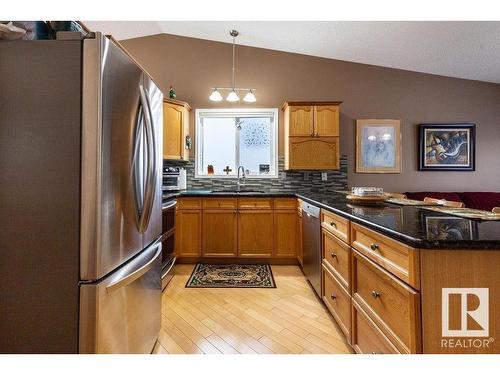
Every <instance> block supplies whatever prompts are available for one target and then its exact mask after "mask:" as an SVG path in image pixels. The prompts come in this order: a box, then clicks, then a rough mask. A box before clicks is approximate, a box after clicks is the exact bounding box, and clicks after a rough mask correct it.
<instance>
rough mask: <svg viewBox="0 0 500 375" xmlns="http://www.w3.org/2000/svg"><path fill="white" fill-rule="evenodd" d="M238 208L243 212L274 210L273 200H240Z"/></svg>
mask: <svg viewBox="0 0 500 375" xmlns="http://www.w3.org/2000/svg"><path fill="white" fill-rule="evenodd" d="M238 208H240V209H242V210H254V209H257V210H259V209H260V210H270V209H272V208H273V200H272V199H271V198H239V199H238Z"/></svg>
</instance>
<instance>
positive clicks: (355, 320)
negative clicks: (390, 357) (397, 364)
mask: <svg viewBox="0 0 500 375" xmlns="http://www.w3.org/2000/svg"><path fill="white" fill-rule="evenodd" d="M351 345H352V347H353V349H354V350H355V351H356V353H359V354H397V353H399V351H398V350H397V349H396V347H395V346H394V345H393V344H392V343H391V341H390V340H389V339H388V338H387V337H386V336H385V335H384V334H383V332H382V331H381V330H380V329H379V328H378V327H377V325H376V324H375V323H374V322H373V320H371V318H370V317H369V316H368V314H367V313H365V312H364V311H363V309H362V308H361V307H360V306H359V305H358V304H357V303H356V302H354V301H353V303H352V335H351Z"/></svg>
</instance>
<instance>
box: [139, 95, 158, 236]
mask: <svg viewBox="0 0 500 375" xmlns="http://www.w3.org/2000/svg"><path fill="white" fill-rule="evenodd" d="M141 93H142V94H144V101H145V103H146V110H147V117H148V118H149V121H147V122H146V125H147V126H149V132H148V129H146V138H147V141H148V161H149V162H148V177H147V184H146V199H145V202H144V207H145V208H144V211H145V214H144V215H145V220H144V227H143V230H144V231H146V229H147V227H148V225H149V221H150V219H151V214H152V211H153V204H154V197H155V194H154V193H155V188H156V176H157V174H158V171H157V158H158V155H157V152H158V151H157V147H156V133H155V126H154V125H155V124H153V114H152V111H151V103H150V101H149V92H148V91H147V89H144V88H143V89H142V90H141Z"/></svg>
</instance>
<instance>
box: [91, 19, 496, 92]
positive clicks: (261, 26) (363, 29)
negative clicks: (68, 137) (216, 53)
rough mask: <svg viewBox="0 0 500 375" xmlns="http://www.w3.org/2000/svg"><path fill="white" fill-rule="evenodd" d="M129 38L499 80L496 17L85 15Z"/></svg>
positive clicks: (93, 23)
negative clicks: (161, 37)
mask: <svg viewBox="0 0 500 375" xmlns="http://www.w3.org/2000/svg"><path fill="white" fill-rule="evenodd" d="M84 22H85V24H86V25H87V26H88V27H89V28H90V29H92V30H94V31H101V32H103V33H106V34H112V35H114V36H115V38H117V39H119V40H122V39H130V38H137V37H144V36H148V35H155V34H161V33H167V34H175V35H182V36H187V37H193V38H200V39H207V40H214V41H220V42H228V43H229V42H231V37H230V36H229V30H230V29H236V30H238V31H239V32H240V36H239V37H238V38H237V40H236V42H237V44H242V45H247V46H253V47H261V48H268V49H273V50H278V51H286V52H293V53H301V54H305V55H311V56H319V57H326V58H332V59H338V60H346V61H353V62H359V63H364V64H372V65H379V66H385V67H390V68H398V69H405V70H411V71H416V72H423V73H431V74H438V75H444V76H450V77H458V78H465V79H473V80H480V81H486V82H495V83H500V22H437V21H433V22H414V21H412V22H406V21H405V22H385V21H363V22H361V21H360V22H358V21H322V22H317V21H316V22H312V21H307V22H299V21H293V22H290V21H235V22H230V21H185V22H184V21H183V22H181V21H158V22H153V21H84Z"/></svg>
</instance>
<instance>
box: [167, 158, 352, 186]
mask: <svg viewBox="0 0 500 375" xmlns="http://www.w3.org/2000/svg"><path fill="white" fill-rule="evenodd" d="M284 163H285V159H284V157H279V158H278V171H279V172H278V178H255V179H254V178H252V179H250V178H247V179H246V185H245V189H258V190H264V191H266V192H288V191H290V192H294V191H303V192H306V191H311V192H327V191H332V190H347V156H346V155H342V156H341V157H340V170H338V171H328V172H327V180H326V181H322V180H321V172H316V171H293V172H291V171H285V170H284ZM163 165H164V166H179V167H183V168H184V169H186V175H187V188H188V189H191V190H192V189H194V190H218V189H230V188H236V178H234V179H226V178H195V174H194V159H190V160H189V161H188V162H185V161H183V162H181V161H172V160H164V161H163Z"/></svg>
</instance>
